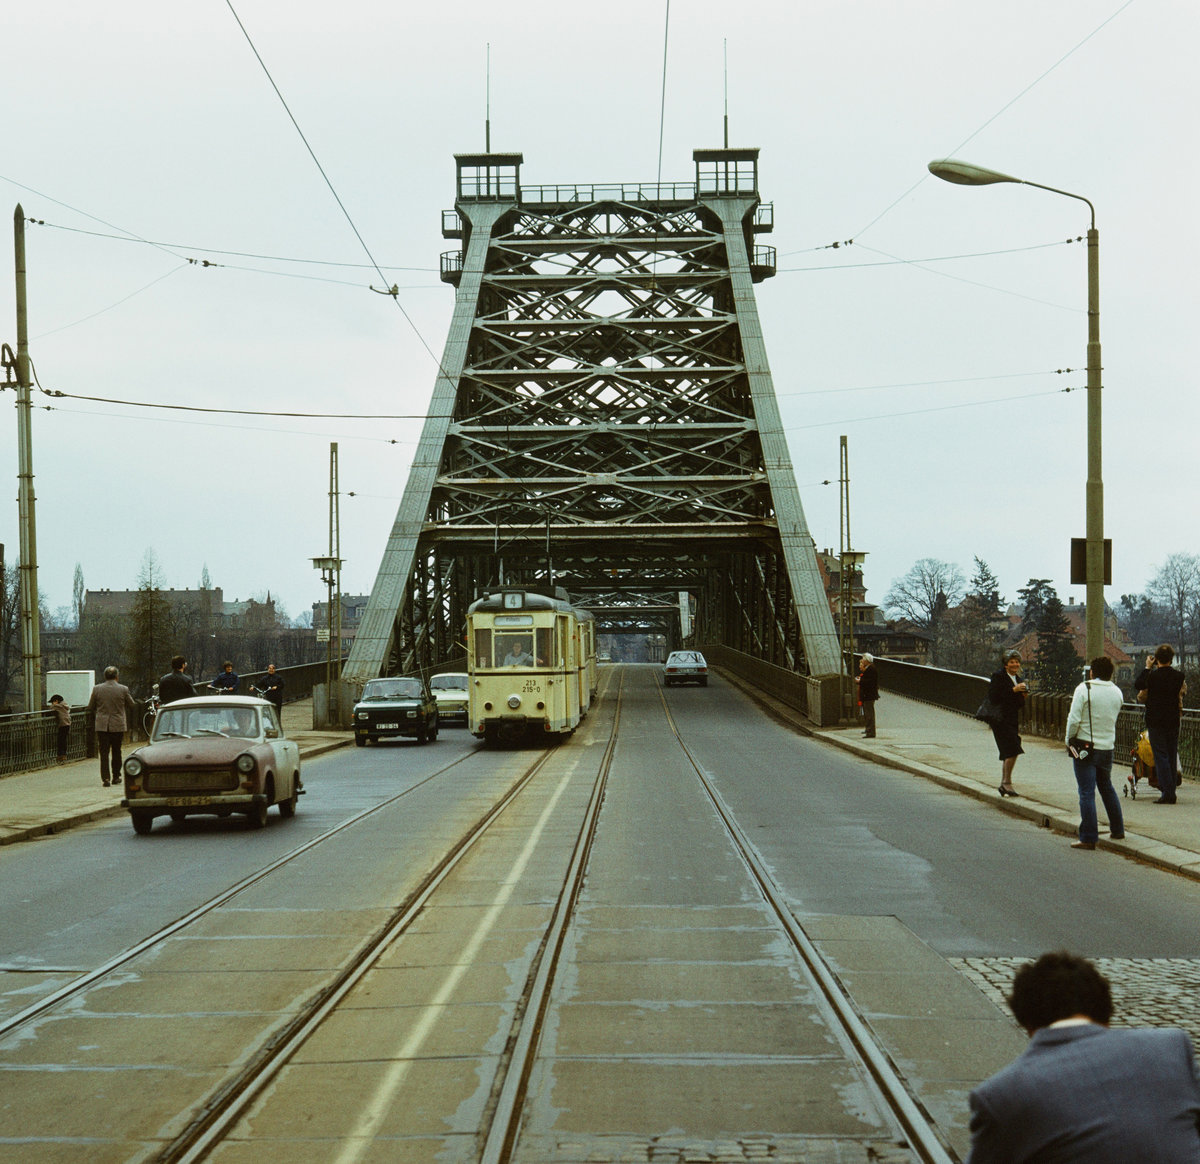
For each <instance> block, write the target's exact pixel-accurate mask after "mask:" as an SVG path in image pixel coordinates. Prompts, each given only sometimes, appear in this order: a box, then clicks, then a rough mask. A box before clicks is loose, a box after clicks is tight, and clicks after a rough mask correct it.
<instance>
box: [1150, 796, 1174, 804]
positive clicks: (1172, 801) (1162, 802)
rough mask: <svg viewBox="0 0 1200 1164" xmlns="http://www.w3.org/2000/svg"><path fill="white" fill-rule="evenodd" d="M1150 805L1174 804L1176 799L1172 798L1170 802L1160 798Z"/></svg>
mask: <svg viewBox="0 0 1200 1164" xmlns="http://www.w3.org/2000/svg"><path fill="white" fill-rule="evenodd" d="M1150 803H1151V804H1174V803H1175V797H1173V796H1172V797H1171V799H1170V800H1167V799H1166V798H1165V797H1162V796H1160V797H1159V798H1158V799H1157V800H1152V801H1150Z"/></svg>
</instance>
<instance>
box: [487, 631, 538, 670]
mask: <svg viewBox="0 0 1200 1164" xmlns="http://www.w3.org/2000/svg"><path fill="white" fill-rule="evenodd" d="M535 635H536V651H535V641H534V636H535ZM550 643H551V639H550V630H549V628H548V627H547V628H542V627H538V628H537V630H536V631H535V632H532V633H531V632H530V631H525V632H524V633H522V634H503V633H501V632H496V635H495V643H494V648H495V652H496V653H495V660H496V663H495V665H496V666H497V667H544V666H545V665H546V661H547V659H548V658H549V657H550Z"/></svg>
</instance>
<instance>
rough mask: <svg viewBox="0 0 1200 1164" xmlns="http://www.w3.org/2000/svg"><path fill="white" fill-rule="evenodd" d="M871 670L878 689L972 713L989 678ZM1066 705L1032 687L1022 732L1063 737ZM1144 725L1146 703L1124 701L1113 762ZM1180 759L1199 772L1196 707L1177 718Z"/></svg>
mask: <svg viewBox="0 0 1200 1164" xmlns="http://www.w3.org/2000/svg"><path fill="white" fill-rule="evenodd" d="M875 669H876V670H877V671H878V672H879V687H880V690H881V691H885V692H886V691H894V692H895V693H896V694H897V695H906V696H908V697H909V698H910V699H918V700H920V701H921V702H922V703H928V704H930V705H932V706H934V707H941V708H944V709H945V710H946V711H956V712H959V713H960V714H962V715H974V714H975V709H976V708H977V707H978V706H979V705H980V704H981V703H982V702H983V701H984V699H985V698H986V697H987V692H988V680H987V679H984V678H983V677H982V676H980V675H964V674H963V673H962V672H959V671H944V670H942V669H940V668H938V667H922V666H920V665H919V664H916V663H901V662H899V661H897V660H895V659H879V658H876V660H875ZM1070 710H1071V696H1070V695H1061V694H1043V693H1042V692H1037V691H1035V692H1034V693H1033V694H1032V695H1030V696H1029V698H1028V699H1026V700H1025V706H1024V708H1023V709H1022V712H1021V720H1020V724H1021V731H1022V732H1025V733H1026V734H1028V735H1036V736H1041V737H1043V738H1045V739H1052V740H1061V739H1063V738H1064V736H1065V735H1066V731H1067V715H1068V714H1069V712H1070ZM980 726H981V727H982V725H980ZM1145 727H1146V714H1145V708H1143V707H1142V705H1141V704H1140V703H1126V704H1125V705H1124V707H1122V709H1121V713H1120V715H1119V716H1118V717H1117V743H1116V747H1115V749H1114V750H1113V762H1114V763H1116V764H1121V765H1124V766H1125V767H1128V766H1129V765H1130V764H1131V763H1132V752H1133V746H1134V744H1135V743H1136V742H1137V738H1138V736H1139V735H1141V733H1142V732H1143V731H1144V730H1145ZM1179 759H1180V763H1181V764H1182V766H1183V770H1184V772H1185V773H1186V774H1190V775H1195V774H1196V773H1197V771H1200V712H1198V711H1196V710H1194V709H1191V708H1186V709H1185V710H1184V712H1183V715H1182V716H1181V718H1180V723H1179Z"/></svg>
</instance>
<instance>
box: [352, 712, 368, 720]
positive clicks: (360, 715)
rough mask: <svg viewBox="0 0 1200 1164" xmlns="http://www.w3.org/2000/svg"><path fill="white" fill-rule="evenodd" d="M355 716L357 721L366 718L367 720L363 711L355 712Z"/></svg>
mask: <svg viewBox="0 0 1200 1164" xmlns="http://www.w3.org/2000/svg"><path fill="white" fill-rule="evenodd" d="M355 715H356V716H357V717H358V718H359V719H366V718H367V713H366V712H365V711H359V712H355Z"/></svg>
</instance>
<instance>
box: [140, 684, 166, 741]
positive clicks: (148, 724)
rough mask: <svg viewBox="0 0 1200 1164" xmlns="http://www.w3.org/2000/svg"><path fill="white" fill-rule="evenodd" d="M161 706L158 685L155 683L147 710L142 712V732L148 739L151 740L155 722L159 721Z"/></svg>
mask: <svg viewBox="0 0 1200 1164" xmlns="http://www.w3.org/2000/svg"><path fill="white" fill-rule="evenodd" d="M161 706H162V701H161V700H160V699H159V698H158V684H157V683H155V685H154V690H153V691H151V693H150V698H149V699H147V700H146V710H145V711H144V712H142V731H143V732H144V733H145V735H146V739H149V738H150V733H151V732H152V731H153V730H154V721H155V720H156V719H158V709H159V708H160V707H161Z"/></svg>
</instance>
